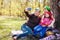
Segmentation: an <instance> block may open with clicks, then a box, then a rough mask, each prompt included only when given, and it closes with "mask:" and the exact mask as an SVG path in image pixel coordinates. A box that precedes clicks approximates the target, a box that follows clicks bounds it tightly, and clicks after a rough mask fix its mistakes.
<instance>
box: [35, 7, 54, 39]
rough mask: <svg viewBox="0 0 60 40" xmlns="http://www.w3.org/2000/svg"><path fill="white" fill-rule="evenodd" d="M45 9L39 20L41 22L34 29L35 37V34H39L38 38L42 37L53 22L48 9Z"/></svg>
mask: <svg viewBox="0 0 60 40" xmlns="http://www.w3.org/2000/svg"><path fill="white" fill-rule="evenodd" d="M45 9H46V11H44V14H43V16H42V18H41V22H40V23H39V25H37V26H36V27H35V28H34V33H35V35H37V33H39V35H40V38H43V37H44V35H45V33H46V30H47V28H48V27H49V26H51V24H52V23H53V21H54V18H53V15H52V13H51V12H50V7H48V6H46V7H45Z"/></svg>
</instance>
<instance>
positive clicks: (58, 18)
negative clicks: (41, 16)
mask: <svg viewBox="0 0 60 40" xmlns="http://www.w3.org/2000/svg"><path fill="white" fill-rule="evenodd" d="M50 3H51V5H50V6H51V9H52V11H53V14H54V17H55V24H54V26H55V27H56V28H57V29H59V30H60V4H59V3H60V0H50Z"/></svg>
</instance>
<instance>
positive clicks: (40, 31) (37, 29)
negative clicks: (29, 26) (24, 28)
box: [34, 25, 47, 38]
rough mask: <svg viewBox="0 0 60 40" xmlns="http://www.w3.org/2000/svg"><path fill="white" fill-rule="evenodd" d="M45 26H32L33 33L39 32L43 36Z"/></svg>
mask: <svg viewBox="0 0 60 40" xmlns="http://www.w3.org/2000/svg"><path fill="white" fill-rule="evenodd" d="M46 29H47V27H43V26H42V25H37V26H36V27H35V28H34V34H35V35H37V34H39V35H40V37H41V38H43V37H44V36H45V33H46Z"/></svg>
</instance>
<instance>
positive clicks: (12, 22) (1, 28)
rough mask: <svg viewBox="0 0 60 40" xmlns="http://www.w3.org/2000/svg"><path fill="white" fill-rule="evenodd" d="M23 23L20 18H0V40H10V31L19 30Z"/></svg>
mask: <svg viewBox="0 0 60 40" xmlns="http://www.w3.org/2000/svg"><path fill="white" fill-rule="evenodd" d="M23 23H25V20H24V19H22V18H20V17H13V16H11V17H10V16H0V40H12V38H11V31H12V30H20V28H21V25H22V24H23Z"/></svg>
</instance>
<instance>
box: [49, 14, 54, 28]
mask: <svg viewBox="0 0 60 40" xmlns="http://www.w3.org/2000/svg"><path fill="white" fill-rule="evenodd" d="M54 22H55V19H54V17H53V15H52V23H51V24H50V25H49V27H52V28H54V26H53V24H54Z"/></svg>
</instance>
